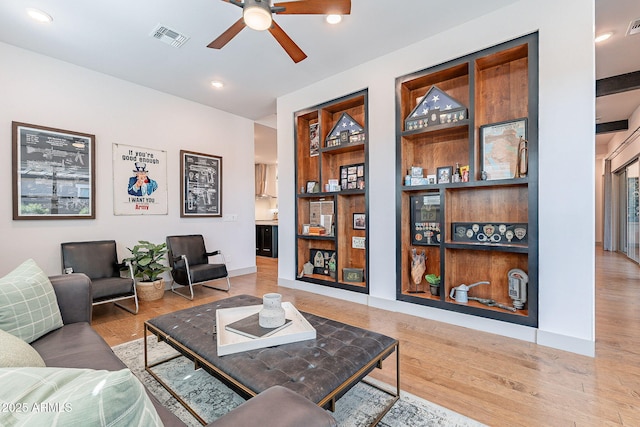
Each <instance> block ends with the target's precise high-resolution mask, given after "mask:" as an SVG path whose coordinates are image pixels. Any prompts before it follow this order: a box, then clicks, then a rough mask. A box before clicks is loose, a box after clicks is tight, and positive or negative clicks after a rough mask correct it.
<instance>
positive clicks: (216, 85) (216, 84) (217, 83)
mask: <svg viewBox="0 0 640 427" xmlns="http://www.w3.org/2000/svg"><path fill="white" fill-rule="evenodd" d="M211 86H213V87H214V88H216V89H222V88H223V87H224V83H222V82H220V81H218V80H213V81H212V82H211Z"/></svg>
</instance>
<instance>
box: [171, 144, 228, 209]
mask: <svg viewBox="0 0 640 427" xmlns="http://www.w3.org/2000/svg"><path fill="white" fill-rule="evenodd" d="M180 171H181V173H180V188H181V206H182V207H181V208H180V216H181V217H183V218H185V217H216V216H222V157H220V156H213V155H210V154H202V153H194V152H191V151H184V150H180Z"/></svg>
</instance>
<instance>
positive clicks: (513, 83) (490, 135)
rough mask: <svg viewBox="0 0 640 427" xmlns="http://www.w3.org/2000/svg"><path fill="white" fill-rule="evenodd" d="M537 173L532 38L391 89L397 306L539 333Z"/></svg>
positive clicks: (438, 68)
mask: <svg viewBox="0 0 640 427" xmlns="http://www.w3.org/2000/svg"><path fill="white" fill-rule="evenodd" d="M449 112H450V113H449ZM449 114H451V116H449ZM454 114H458V115H457V116H454ZM456 119H457V120H456ZM537 161H538V34H537V33H531V34H528V35H525V36H522V37H519V38H517V39H514V40H510V41H507V42H504V43H501V44H499V45H496V46H492V47H489V48H486V49H483V50H481V51H478V52H474V53H471V54H468V55H466V56H463V57H460V58H455V59H452V60H450V61H448V62H446V63H443V64H437V65H434V66H432V67H430V68H427V69H424V70H420V71H416V72H413V73H410V74H407V75H404V76H400V77H398V78H396V203H397V204H396V211H397V212H398V214H397V215H396V230H397V233H396V239H397V240H396V248H397V249H396V268H397V271H396V299H397V300H399V301H403V302H407V303H412V304H418V305H424V306H429V307H433V308H437V309H442V310H450V311H455V312H459V313H462V314H466V315H472V316H480V317H486V318H490V319H494V320H498V321H504V322H509V323H514V324H519V325H524V326H531V327H537V326H538V164H537ZM454 165H455V166H454ZM416 167H419V168H422V175H423V176H425V175H426V176H427V178H426V182H422V181H420V177H414V176H413V175H414V172H415V174H417V175H419V174H420V171H419V170H416V169H417V168H416ZM430 174H431V175H430ZM433 174H435V176H433ZM414 179H415V180H416V181H412V180H414ZM431 180H435V183H431ZM407 182H408V183H407ZM423 251H424V263H425V269H426V272H427V273H428V275H429V276H430V277H431V278H434V277H438V278H439V282H438V284H437V292H435V291H436V289H434V292H424V291H423V290H425V289H426V288H425V287H424V286H425V284H426V282H424V274H423V275H422V278H419V277H418V276H417V274H416V268H417V267H416V260H415V257H416V256H417V257H420V255H421V254H422V253H423ZM418 261H419V260H418ZM418 265H419V263H418ZM417 270H418V271H421V270H422V267H421V266H420V267H418V268H417ZM514 271H517V272H519V273H518V275H517V277H516V276H515V275H514V273H513V272H514ZM510 272H511V273H510ZM524 277H526V278H527V283H526V296H525V297H524V298H523V301H522V303H519V307H518V308H515V309H514V307H513V306H512V300H513V298H514V297H513V296H512V295H515V293H516V291H515V290H514V289H516V288H517V289H520V288H518V287H517V286H515V285H514V284H515V283H516V279H518V278H524ZM419 279H420V280H419ZM478 279H482V280H485V281H487V282H490V283H491V286H478V287H474V288H473V292H472V294H471V298H467V301H465V302H462V301H461V300H460V298H458V299H455V298H451V297H450V295H451V293H452V291H453V289H456V288H459V287H460V286H461V284H464V283H475V282H477V281H478ZM418 280H419V281H418ZM518 280H521V279H518ZM521 281H522V280H521ZM429 285H431V283H429ZM517 289H516V290H517ZM522 293H523V292H520V294H522ZM504 307H511V308H509V309H505V308H504Z"/></svg>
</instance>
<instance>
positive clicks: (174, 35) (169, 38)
mask: <svg viewBox="0 0 640 427" xmlns="http://www.w3.org/2000/svg"><path fill="white" fill-rule="evenodd" d="M150 36H151V37H155V38H156V39H158V40H160V41H161V42H163V43H166V44H168V45H170V46H173V47H180V46H182V45H183V44H185V43H186V42H187V41H188V40H189V36H186V35H184V34H180V32H179V31H176V30H174V29H172V28H169V27H167V26H166V25H162V24H158V25H157V26H156V28H154V29H153V31H152V32H151V34H150Z"/></svg>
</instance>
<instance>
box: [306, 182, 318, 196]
mask: <svg viewBox="0 0 640 427" xmlns="http://www.w3.org/2000/svg"><path fill="white" fill-rule="evenodd" d="M319 191H320V184H318V181H307V193H318V192H319Z"/></svg>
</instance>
